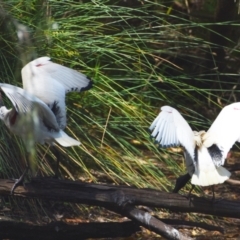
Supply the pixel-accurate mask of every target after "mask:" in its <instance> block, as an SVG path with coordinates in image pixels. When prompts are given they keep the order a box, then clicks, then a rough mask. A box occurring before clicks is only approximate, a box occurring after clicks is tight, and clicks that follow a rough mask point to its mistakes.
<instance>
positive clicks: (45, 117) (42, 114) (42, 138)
mask: <svg viewBox="0 0 240 240" xmlns="http://www.w3.org/2000/svg"><path fill="white" fill-rule="evenodd" d="M0 88H1V90H2V91H3V92H4V93H5V95H6V96H7V97H8V98H9V100H10V101H11V103H12V105H13V107H12V108H11V109H7V108H6V107H5V106H1V107H0V119H1V120H2V121H3V122H4V123H5V125H6V126H7V127H8V128H9V129H10V131H11V132H13V133H14V134H16V135H18V136H20V137H21V138H22V139H23V142H24V144H25V146H26V149H27V151H28V152H29V153H30V152H31V151H32V148H33V147H34V143H35V142H38V143H40V144H44V143H48V144H50V145H52V144H53V143H54V142H57V143H58V144H60V145H61V146H63V147H71V146H79V145H80V142H79V141H77V140H75V139H73V138H71V137H69V136H68V135H67V134H66V133H65V132H64V131H63V130H62V129H61V128H60V127H59V123H58V121H57V116H56V115H55V114H54V112H53V111H52V110H51V109H50V108H49V107H48V106H47V105H46V104H45V103H44V102H43V101H42V100H40V99H39V98H37V97H35V96H34V95H32V94H30V93H28V92H27V91H25V90H24V89H21V88H19V87H16V86H12V85H9V84H4V83H0ZM30 156H31V155H30ZM31 160H32V159H30V161H31ZM28 167H29V159H28V164H27V169H28ZM25 172H26V171H25ZM25 172H24V174H25ZM24 174H23V175H22V176H21V177H20V180H19V181H21V180H22V178H23V176H24ZM19 181H17V182H16V183H15V184H14V186H13V188H12V192H13V191H14V189H15V188H16V186H17V185H19V184H20V182H19Z"/></svg>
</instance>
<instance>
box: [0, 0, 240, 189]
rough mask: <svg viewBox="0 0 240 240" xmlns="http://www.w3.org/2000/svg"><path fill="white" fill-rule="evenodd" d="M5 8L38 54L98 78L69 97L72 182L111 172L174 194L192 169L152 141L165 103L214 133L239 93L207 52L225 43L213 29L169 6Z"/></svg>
mask: <svg viewBox="0 0 240 240" xmlns="http://www.w3.org/2000/svg"><path fill="white" fill-rule="evenodd" d="M179 2H181V1H179ZM206 6H207V7H208V6H209V5H206ZM5 7H6V9H7V10H8V11H9V13H10V14H11V15H12V16H13V17H14V18H16V19H18V20H19V21H20V22H21V23H23V24H25V25H26V26H28V27H29V29H31V32H32V36H33V39H32V42H33V46H34V49H32V51H35V52H36V53H37V54H36V55H37V56H44V55H48V56H51V58H52V59H53V61H56V62H58V63H60V64H63V65H66V66H68V67H72V68H74V69H76V70H79V71H81V72H82V73H85V74H87V75H88V76H90V77H91V78H92V79H93V81H94V87H93V89H92V90H90V91H89V92H86V93H81V94H74V93H72V94H69V96H68V97H67V105H68V108H69V109H68V129H67V132H68V133H69V134H70V135H71V136H74V137H76V138H78V139H79V140H80V141H81V142H82V145H81V146H80V147H79V148H72V149H62V148H61V151H62V153H63V154H64V155H65V157H64V158H65V161H64V162H62V165H61V167H62V171H63V173H64V174H65V175H67V176H68V177H70V178H72V179H73V178H75V179H79V178H83V179H85V180H92V181H104V178H102V177H100V178H99V176H101V174H100V173H101V172H103V173H104V176H106V177H107V181H108V182H109V181H111V182H116V183H125V184H129V185H136V186H138V187H157V188H162V189H170V185H171V184H172V182H173V181H172V180H171V179H172V176H178V175H180V174H181V172H184V171H185V170H184V164H183V163H182V161H183V160H182V157H181V156H180V155H178V154H174V153H173V154H171V155H169V154H168V152H167V151H165V150H162V149H160V150H158V149H157V146H155V145H154V142H153V141H152V140H151V139H150V138H149V133H148V127H149V125H150V123H151V122H152V120H153V119H154V117H155V116H156V114H158V112H159V108H160V106H162V105H165V104H167V105H172V106H174V107H177V108H179V109H180V110H181V111H182V112H183V114H186V118H187V119H188V120H190V122H191V124H192V126H195V128H197V129H198V128H204V129H206V128H207V127H208V126H209V124H210V123H211V121H208V119H209V118H213V117H215V116H216V113H217V112H218V111H219V109H218V108H217V110H216V106H218V105H221V103H223V104H225V103H227V102H229V101H233V98H234V97H235V96H236V94H237V93H238V90H237V89H236V88H234V86H235V85H236V82H237V80H236V74H234V73H233V72H232V74H231V76H230V78H228V79H227V80H222V76H225V75H226V72H227V70H226V72H219V71H218V70H217V69H214V68H213V67H214V60H213V59H212V58H211V67H210V66H208V64H209V62H208V61H209V59H208V57H207V56H206V55H207V54H208V53H211V52H214V49H215V48H217V47H219V46H218V45H216V44H215V43H214V44H212V43H211V41H210V35H211V32H212V31H213V30H212V29H211V27H210V25H211V23H209V22H207V23H206V21H204V22H201V21H200V20H199V19H198V21H193V20H192V19H190V18H189V17H188V16H187V15H186V14H183V13H182V12H180V11H178V10H176V9H174V6H173V4H172V3H171V2H169V1H108V0H105V1H97V0H96V1H73V0H69V1H59V0H51V1H39V0H35V1H34V0H32V1H16V0H11V1H6V2H5ZM212 11H213V9H212ZM227 41H228V42H229V43H232V42H231V40H230V39H227ZM234 51H235V53H236V51H237V50H234ZM15 56H16V58H18V53H17V52H16V53H15ZM212 64H213V65H212ZM210 68H211V69H210ZM12 71H14V70H12ZM11 82H12V83H14V80H12V81H11ZM19 85H20V83H19ZM209 108H212V109H213V110H212V111H213V114H210V115H209V114H208V115H207V114H205V113H206V109H209ZM12 140H14V141H15V138H14V139H12ZM3 142H4V141H2V143H3ZM20 146H21V145H20ZM16 149H17V150H16V152H19V151H21V156H24V154H23V151H22V150H21V149H22V148H21V147H19V145H16ZM2 155H3V153H2ZM9 157H10V155H8V158H9ZM16 158H18V157H16ZM53 160H54V156H53V155H52V154H51V153H50V151H49V150H48V149H47V148H46V147H39V166H40V170H41V172H45V173H47V174H51V173H52V170H51V167H52V166H53V163H54V161H53ZM4 162H7V161H4ZM4 166H5V165H2V169H3V168H4ZM14 168H15V167H14ZM16 168H17V167H16Z"/></svg>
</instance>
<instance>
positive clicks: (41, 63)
mask: <svg viewBox="0 0 240 240" xmlns="http://www.w3.org/2000/svg"><path fill="white" fill-rule="evenodd" d="M32 77H34V78H39V81H41V79H42V78H44V77H48V78H49V79H48V84H51V81H54V80H56V81H57V82H58V83H60V84H61V85H62V86H64V89H65V93H68V92H81V91H85V90H88V89H90V88H91V87H92V81H91V79H89V78H88V77H87V76H86V75H84V74H82V73H80V72H78V71H76V70H73V69H70V68H67V67H64V66H62V65H59V64H56V63H53V62H51V61H50V58H49V57H40V58H37V59H35V60H33V61H31V62H30V63H28V64H27V65H25V66H24V67H23V69H22V80H23V88H24V89H27V85H29V84H31V79H32ZM40 83H41V82H40ZM46 87H47V86H46Z"/></svg>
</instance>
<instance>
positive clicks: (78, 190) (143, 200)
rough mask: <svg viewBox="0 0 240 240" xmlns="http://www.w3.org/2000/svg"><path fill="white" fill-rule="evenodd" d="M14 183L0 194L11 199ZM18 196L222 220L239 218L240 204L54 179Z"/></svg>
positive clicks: (3, 183) (4, 184) (2, 184)
mask: <svg viewBox="0 0 240 240" xmlns="http://www.w3.org/2000/svg"><path fill="white" fill-rule="evenodd" d="M12 184H13V182H12V181H11V180H5V179H0V195H2V196H4V195H5V196H9V194H10V190H11V187H12ZM14 195H15V196H19V197H32V198H41V199H47V200H55V201H62V202H75V203H82V204H88V205H95V206H102V207H112V208H114V207H115V208H116V207H117V208H118V207H123V206H125V205H128V204H129V205H144V206H148V207H158V208H165V209H169V210H171V211H177V212H196V213H205V214H209V215H214V216H221V217H232V218H239V217H240V203H239V201H230V200H224V199H221V200H220V201H218V200H217V199H216V201H215V202H212V201H211V199H209V200H208V199H205V198H202V197H197V196H191V199H188V198H187V197H186V196H182V195H179V194H176V193H167V192H161V191H157V190H154V189H137V188H134V187H127V186H113V185H103V184H101V185H100V184H92V183H83V182H78V181H75V182H74V181H71V180H58V179H52V178H33V179H32V181H31V182H30V183H27V184H26V185H25V187H22V186H20V187H18V188H16V190H15V192H14Z"/></svg>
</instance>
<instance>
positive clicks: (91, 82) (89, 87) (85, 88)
mask: <svg viewBox="0 0 240 240" xmlns="http://www.w3.org/2000/svg"><path fill="white" fill-rule="evenodd" d="M87 79H88V80H89V83H88V85H87V86H86V87H83V88H81V92H83V91H87V90H89V89H91V88H92V87H93V80H92V79H91V78H90V77H87Z"/></svg>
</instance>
